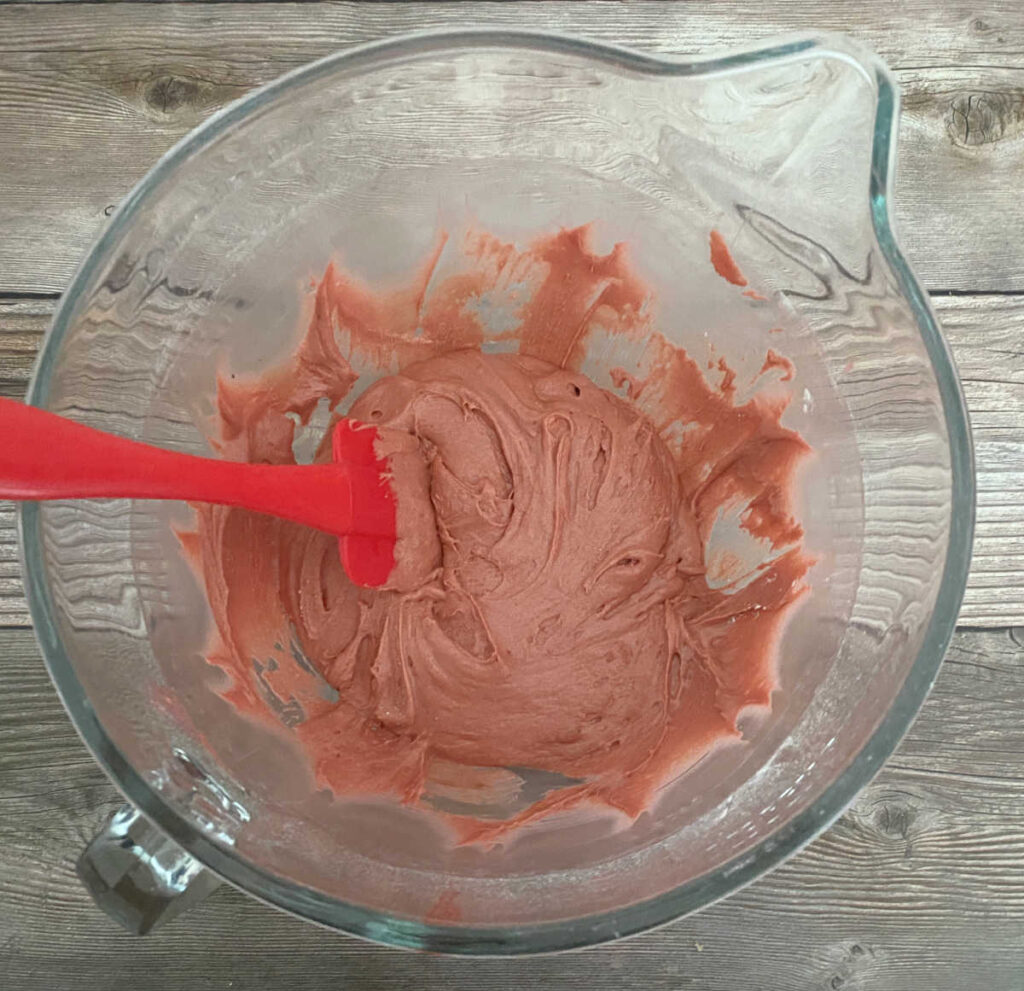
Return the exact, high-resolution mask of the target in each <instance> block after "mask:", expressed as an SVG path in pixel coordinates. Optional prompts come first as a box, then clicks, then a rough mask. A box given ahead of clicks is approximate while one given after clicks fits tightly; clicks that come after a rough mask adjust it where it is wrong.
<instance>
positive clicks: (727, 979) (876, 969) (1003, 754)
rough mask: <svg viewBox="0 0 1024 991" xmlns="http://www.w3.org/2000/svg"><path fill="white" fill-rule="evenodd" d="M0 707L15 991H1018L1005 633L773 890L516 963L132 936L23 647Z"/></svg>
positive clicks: (946, 677) (3, 893) (190, 932)
mask: <svg viewBox="0 0 1024 991" xmlns="http://www.w3.org/2000/svg"><path fill="white" fill-rule="evenodd" d="M1021 636H1022V635H1021V634H1020V633H1018V637H1021ZM0 700H2V702H3V704H2V705H0V954H2V959H3V965H2V966H3V972H4V974H5V978H6V980H5V986H6V987H10V988H12V989H14V988H17V989H18V991H34V989H41V991H42V989H45V991H51V989H52V988H55V987H57V988H64V987H72V986H74V987H82V988H114V987H117V988H131V987H144V988H147V989H152V991H160V989H163V988H167V989H172V988H173V989H178V988H183V987H196V988H210V989H213V988H233V989H236V991H237V989H246V988H253V989H256V988H260V989H262V988H265V987H267V979H268V976H270V975H272V976H273V979H274V984H275V986H276V985H279V986H282V987H285V986H287V987H291V988H295V989H307V988H309V989H312V988H321V987H324V986H326V985H327V984H330V985H332V986H348V985H349V984H350V985H351V986H352V987H356V988H359V989H360V991H378V989H379V991H395V989H402V988H417V989H422V991H430V989H434V988H437V989H440V988H446V989H452V991H457V989H464V988H465V989H470V988H472V989H478V991H483V989H499V988H507V987H508V986H509V983H510V982H511V981H515V982H516V984H517V985H522V986H527V987H537V988H549V987H551V988H554V987H568V986H573V987H576V986H578V987H588V988H593V989H595V991H603V989H607V991H612V989H616V991H622V989H638V991H639V989H649V991H680V989H690V988H692V989H701V991H735V989H737V988H772V989H773V991H804V989H808V988H822V989H840V988H844V989H851V988H863V989H868V988H871V989H878V991H890V989H891V991H897V989H899V991H963V989H964V988H966V987H973V988H986V989H997V991H1011V989H1017V988H1020V986H1021V985H1020V976H1021V974H1022V973H1024V833H1022V831H1021V829H1020V808H1021V805H1022V803H1024V775H1022V774H1021V768H1020V754H1021V752H1022V750H1024V648H1022V646H1021V642H1017V641H1014V639H1013V637H1012V636H1011V635H1010V634H1008V633H1007V632H1006V631H999V632H960V633H958V634H957V636H956V638H955V640H954V644H953V648H952V650H951V652H950V654H949V657H948V658H947V660H946V663H945V665H944V667H943V670H942V672H941V674H940V676H939V679H938V682H937V684H936V686H935V689H934V691H933V692H932V694H931V696H930V698H929V699H928V701H927V702H926V703H925V706H924V708H923V709H922V712H921V714H920V716H919V717H918V719H917V721H916V723H915V724H914V726H913V727H912V729H911V730H910V732H909V734H908V735H907V737H906V739H905V740H904V742H903V744H902V745H901V746H900V748H899V750H898V751H897V753H896V754H895V755H894V757H893V758H892V760H891V761H890V762H889V764H888V766H887V767H886V768H885V769H884V770H883V771H882V773H881V774H880V775H879V776H878V778H877V779H876V780H875V782H874V783H873V784H871V785H870V786H869V787H868V788H867V789H866V790H865V791H864V792H863V793H862V794H861V796H860V797H859V798H858V800H857V801H856V802H855V804H854V805H853V807H852V808H851V809H850V811H848V812H847V814H846V815H844V816H843V817H842V818H841V819H840V820H839V821H838V823H837V824H836V825H835V826H834V827H833V828H832V829H830V830H829V831H828V832H826V833H825V834H824V835H823V836H822V837H821V838H819V839H818V840H817V841H815V842H814V843H812V844H811V845H810V846H809V847H808V848H807V849H806V850H805V851H804V852H802V853H801V854H799V855H798V856H796V857H795V858H794V859H792V860H790V861H789V862H788V863H787V864H785V865H783V866H782V867H781V868H779V869H778V870H777V871H775V872H774V873H773V874H771V875H769V876H767V877H765V878H762V879H761V880H759V881H757V882H755V883H754V884H753V885H751V886H750V887H748V888H746V889H744V890H743V891H741V892H738V893H737V894H735V895H734V896H732V897H731V898H729V899H727V900H725V901H724V902H721V903H719V904H717V905H715V906H712V907H711V908H709V909H708V910H706V911H704V912H702V913H700V914H698V915H696V916H693V917H690V918H688V919H683V920H681V921H679V922H676V923H674V924H671V925H669V926H666V927H664V928H663V929H661V930H659V931H657V932H652V933H648V934H646V935H643V936H640V937H637V938H634V939H631V940H627V941H625V942H621V943H618V944H615V945H612V946H605V947H598V948H595V949H593V950H588V951H585V952H581V953H578V954H574V955H572V956H570V957H565V956H556V957H546V958H536V959H529V960H521V961H499V960H491V961H481V960H477V961H467V960H452V959H446V958H442V957H432V956H422V955H420V956H417V955H413V954H408V953H401V952H398V951H391V950H386V949H383V948H379V947H374V946H370V945H368V944H364V943H361V942H359V941H357V940H354V939H351V938H348V937H344V936H339V935H333V934H330V933H328V932H325V931H323V930H320V929H317V928H315V927H313V926H310V925H307V924H304V923H302V922H300V921H298V920H296V919H293V918H290V917H287V916H285V915H282V914H280V913H277V912H274V911H273V910H271V909H269V908H267V907H266V906H263V905H261V904H259V903H257V902H255V901H253V900H252V899H249V898H247V897H245V896H243V895H241V894H239V893H238V892H236V891H234V890H233V889H229V888H222V889H220V890H218V891H217V892H216V893H215V894H214V895H213V897H211V898H210V899H209V900H208V901H207V902H206V903H204V904H203V905H201V906H199V907H198V908H197V909H194V910H193V911H192V912H190V913H187V914H186V915H184V916H182V917H180V918H178V919H177V920H175V921H174V922H172V923H170V924H169V925H168V926H167V928H166V929H164V930H160V931H158V932H156V933H154V934H152V935H150V936H148V937H146V938H144V939H141V940H137V939H132V938H131V937H128V936H125V935H123V934H122V933H121V932H120V931H118V930H117V929H116V927H115V926H114V924H113V923H111V922H109V921H108V920H107V919H106V918H105V917H103V916H102V915H101V914H100V913H99V911H98V910H96V909H95V908H94V907H93V906H92V904H91V902H90V901H89V899H88V896H87V895H86V894H85V893H84V891H83V889H82V888H81V887H80V886H79V884H78V881H77V879H76V877H75V875H74V869H73V863H74V858H75V856H76V855H77V853H78V851H79V850H80V848H81V846H82V844H83V842H84V841H85V840H86V838H87V836H88V835H89V834H90V833H91V831H92V830H93V829H94V828H96V826H98V824H99V823H100V822H101V821H102V819H103V817H104V815H105V814H106V813H107V811H109V810H110V809H111V808H112V807H113V806H114V805H115V803H116V800H115V797H114V793H113V790H112V787H111V786H110V785H109V784H108V783H107V781H106V779H105V778H104V777H103V775H102V774H101V772H100V771H99V770H98V769H97V768H96V767H95V766H94V765H93V764H92V762H91V760H90V759H89V758H88V757H87V755H86V753H85V750H84V749H83V747H82V746H81V744H80V743H79V741H78V739H77V737H76V736H75V734H74V731H73V730H72V728H71V726H70V725H69V723H68V721H67V719H66V717H65V716H64V713H63V711H62V710H61V708H60V705H59V703H58V702H57V699H56V697H55V695H54V692H53V690H52V689H51V687H50V685H49V683H48V681H47V679H46V675H45V673H44V671H43V668H42V664H41V662H40V660H39V658H38V655H37V651H36V648H35V645H34V643H33V641H32V639H31V635H30V634H29V633H28V632H27V631H6V632H5V633H4V634H3V636H2V637H0ZM55 934H59V937H57V938H55ZM740 934H742V935H741V936H740ZM783 934H784V935H783ZM114 974H116V975H117V976H116V978H115V977H113V976H112V975H114ZM968 975H969V976H968Z"/></svg>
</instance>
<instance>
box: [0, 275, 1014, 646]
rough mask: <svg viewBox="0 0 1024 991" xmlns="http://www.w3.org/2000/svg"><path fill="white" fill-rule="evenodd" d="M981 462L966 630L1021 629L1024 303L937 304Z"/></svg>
mask: <svg viewBox="0 0 1024 991" xmlns="http://www.w3.org/2000/svg"><path fill="white" fill-rule="evenodd" d="M53 306H54V303H53V302H52V301H50V300H32V301H24V300H23V301H18V302H7V303H3V302H0V394H3V395H8V396H16V397H21V396H22V395H24V391H25V388H26V386H27V384H28V376H29V374H30V370H31V363H32V359H33V356H34V354H35V350H36V348H37V347H38V344H39V341H40V339H41V337H42V334H43V331H44V330H45V328H46V326H47V323H48V321H49V319H50V315H51V314H52V312H53ZM935 306H936V309H937V311H938V314H939V318H940V319H941V320H942V322H943V325H944V327H945V330H946V334H947V336H948V337H949V340H950V343H951V345H952V347H953V352H954V355H955V357H956V360H957V362H958V364H959V366H960V371H961V375H962V377H963V381H964V392H965V393H966V396H967V403H968V407H969V409H970V412H971V418H972V425H973V430H974V442H975V446H976V456H977V462H978V492H979V494H978V520H977V538H976V540H975V546H974V562H973V566H972V569H971V578H970V582H969V584H968V587H967V594H966V598H965V601H964V607H963V611H962V613H961V622H963V623H970V624H973V625H976V626H1008V625H1014V624H1024V500H1022V499H1021V498H1020V493H1021V492H1022V491H1024V296H1018V297H1014V296H999V295H991V296H988V295H986V296H939V297H936V299H935ZM13 525H14V516H13V513H12V512H11V511H10V509H9V508H5V507H4V506H3V505H2V504H0V625H2V624H5V623H6V624H12V625H18V624H22V623H25V622H27V618H28V617H27V607H26V606H25V602H24V599H23V596H22V591H21V584H20V579H19V577H18V567H17V559H16V548H15V543H14V539H15V538H14V533H13Z"/></svg>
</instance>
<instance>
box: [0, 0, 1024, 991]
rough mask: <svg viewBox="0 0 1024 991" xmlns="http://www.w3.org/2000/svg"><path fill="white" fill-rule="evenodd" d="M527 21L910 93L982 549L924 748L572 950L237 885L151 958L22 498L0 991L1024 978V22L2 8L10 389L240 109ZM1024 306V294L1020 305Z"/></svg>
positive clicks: (0, 374) (982, 985)
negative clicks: (138, 196) (123, 911)
mask: <svg viewBox="0 0 1024 991" xmlns="http://www.w3.org/2000/svg"><path fill="white" fill-rule="evenodd" d="M468 23H478V24H492V25H493V24H507V25H515V26H530V27H537V28H540V27H546V28H549V29H554V30H563V31H572V32H575V33H579V34H585V35H589V36H592V37H596V38H600V39H603V40H607V41H616V42H620V43H623V44H629V45H633V46H635V47H637V48H643V49H647V50H651V51H658V52H669V53H677V54H692V53H696V52H712V51H721V50H723V49H725V48H728V47H730V46H735V45H737V44H742V43H746V42H748V41H752V40H756V39H758V38H762V37H768V36H770V35H772V34H777V33H779V32H780V31H792V30H800V29H804V28H808V27H815V28H821V29H830V30H841V31H847V32H849V33H851V34H853V35H855V36H856V37H857V38H859V39H860V40H862V41H863V42H865V43H866V44H868V45H869V46H871V47H873V48H874V49H875V50H876V51H878V52H879V53H880V54H881V55H882V56H883V57H885V58H886V59H887V61H888V62H889V63H890V65H892V66H893V68H894V69H895V70H896V74H897V76H898V78H899V80H900V82H901V84H902V86H903V88H904V107H905V112H904V116H903V123H902V131H901V149H900V158H899V163H900V172H899V187H898V218H899V224H900V230H901V233H902V236H903V240H904V243H905V247H906V250H907V253H908V254H909V256H910V257H911V259H912V261H913V262H914V264H915V266H916V268H917V270H918V272H919V273H920V275H921V276H922V279H923V281H924V282H925V285H926V286H927V288H928V289H929V290H930V291H931V292H932V293H933V298H934V302H935V306H936V310H937V312H938V314H939V317H940V319H941V320H942V322H943V324H944V327H945V330H946V333H947V336H948V337H949V339H950V342H951V344H952V347H953V350H954V353H955V355H956V358H957V361H958V363H959V365H960V370H961V375H962V377H963V380H964V389H965V392H966V395H967V399H968V404H969V406H970V410H971V415H972V420H973V429H974V436H975V443H976V446H977V457H978V472H979V506H978V539H977V542H976V547H975V558H974V567H973V569H972V574H971V581H970V585H969V587H968V591H967V598H966V601H965V606H964V610H963V612H962V614H961V623H962V624H963V626H962V627H961V630H960V631H959V632H958V634H957V637H956V640H955V642H954V646H953V649H952V651H951V653H950V656H949V658H948V659H947V661H946V664H945V665H944V667H943V670H942V673H941V674H940V676H939V679H938V682H937V684H936V687H935V689H934V691H933V693H932V695H931V697H930V698H929V700H928V702H927V703H926V705H925V707H924V709H923V711H922V714H921V716H920V717H919V718H918V720H917V722H916V723H915V724H914V726H913V728H912V729H911V731H910V733H909V734H908V736H907V738H906V739H905V740H904V742H903V744H902V745H901V747H900V748H899V750H898V752H897V754H896V755H895V756H894V757H893V758H892V759H891V760H890V762H889V763H888V765H887V766H886V768H885V770H884V771H883V772H882V773H881V774H880V775H879V777H878V779H877V780H876V781H875V782H874V783H873V784H872V785H871V786H870V787H869V788H868V789H867V790H866V791H865V792H864V793H863V794H862V795H861V797H860V798H859V799H858V801H857V802H856V803H855V805H854V806H853V808H852V809H851V810H850V811H849V812H848V813H847V814H846V815H844V816H843V817H842V819H841V820H840V821H839V822H838V823H837V824H836V825H835V826H834V827H833V828H832V829H831V830H829V831H828V832H827V833H826V834H825V835H824V836H822V837H821V838H820V839H819V840H817V841H816V842H815V843H813V844H811V846H810V847H809V848H808V849H807V850H805V851H804V852H803V853H801V854H800V855H798V856H797V857H795V858H794V859H792V860H791V861H790V862H788V863H787V864H786V865H784V866H783V867H781V868H780V869H779V870H777V871H776V872H775V873H774V874H772V875H770V876H769V877H766V878H763V879H761V880H760V881H758V882H756V883H755V884H753V885H751V886H750V887H748V888H747V889H745V890H744V891H742V892H739V893H738V894H736V895H735V896H733V897H732V898H730V899H728V900H726V901H725V902H723V903H720V904H718V905H716V906H713V907H712V908H710V909H708V910H707V911H705V912H703V913H700V914H699V915H697V916H694V917H692V918H689V919H684V920H682V921H680V922H677V923H674V924H672V925H670V926H667V927H665V928H663V929H661V930H660V931H658V932H655V933H649V934H647V935H644V936H641V937H638V938H635V939H632V940H628V941H625V942H623V943H621V944H617V945H614V946H610V947H601V948H596V949H593V950H588V951H585V952H582V953H576V954H572V955H568V956H561V957H553V958H544V959H535V960H526V961H463V960H449V959H445V958H438V957H423V956H413V955H410V954H403V953H399V952H397V951H389V950H385V949H380V948H376V947H371V946H368V945H366V944H363V943H360V942H358V941H356V940H353V939H349V938H346V937H343V936H338V935H335V934H330V933H326V932H323V931H321V930H318V929H315V928H313V927H311V926H309V925H307V924H304V923H301V922H298V921H296V920H294V919H291V918H288V917H286V916H284V915H281V914H279V913H276V912H274V911H272V910H271V909H268V908H266V907H264V906H262V905H259V904H258V903H256V902H255V901H253V900H251V899H249V898H246V897H244V896H242V895H240V894H238V893H237V892H234V891H232V890H230V889H227V888H222V889H221V890H219V891H218V892H217V893H216V894H215V895H214V896H213V897H212V898H211V899H210V900H209V901H208V902H206V903H205V904H203V905H202V906H200V907H199V908H198V909H196V910H195V911H193V912H192V913H190V914H188V915H186V916H184V917H182V918H180V919H178V920H176V921H174V922H172V923H171V924H169V926H168V927H167V928H166V929H165V930H163V931H159V932H157V933H155V934H153V935H151V936H149V937H146V938H145V939H142V940H135V939H132V938H131V937H129V936H126V935H122V934H121V933H120V932H119V931H118V930H117V929H116V928H115V927H114V926H113V924H112V923H110V922H108V921H107V920H106V918H105V917H104V916H102V915H101V914H100V913H99V912H98V911H97V910H95V909H94V908H93V907H92V905H91V903H90V901H89V899H88V897H87V896H86V895H85V894H84V892H83V891H82V890H81V888H80V887H79V885H78V882H77V880H76V878H75V876H74V873H73V867H72V865H73V861H74V858H75V856H76V855H77V853H78V851H79V849H80V847H81V846H82V844H83V843H84V842H85V841H86V839H87V838H88V836H89V835H91V833H92V831H93V829H94V828H95V827H96V826H97V825H98V824H99V823H100V821H101V820H102V818H103V817H104V815H105V814H106V812H107V811H109V809H110V808H112V807H113V805H114V803H115V802H116V798H115V795H114V792H113V789H112V788H111V786H110V785H109V784H107V782H106V780H105V779H104V778H103V776H102V774H101V773H100V772H99V770H98V769H97V768H96V767H95V765H94V764H93V762H92V760H91V758H90V757H89V756H88V754H87V753H86V751H85V750H84V748H83V747H82V746H81V744H80V743H79V742H78V739H77V737H76V736H75V734H74V731H73V730H72V728H71V726H70V724H69V723H68V721H67V719H66V717H65V716H64V713H63V710H62V709H61V708H60V705H59V703H58V701H57V699H56V697H55V694H54V692H53V690H52V688H51V687H50V685H49V682H48V680H47V677H46V675H45V672H44V670H43V667H42V664H41V662H40V660H39V656H38V652H37V649H36V647H35V644H34V641H33V639H32V635H31V633H30V631H28V630H27V629H25V627H26V625H27V621H28V620H27V615H26V612H25V604H24V599H23V596H22V590H21V584H20V579H19V577H18V565H17V555H16V546H15V535H14V528H13V527H14V520H13V514H12V513H11V512H10V510H9V509H3V508H0V991H8V989H9V991H22V989H24V991H31V989H36V988H38V989H47V991H54V989H63V988H75V989H82V991H92V989H107V988H122V987H123V988H132V989H137V988H143V989H147V988H153V989H159V988H168V989H170V988H174V989H181V991H191V989H200V988H202V989H206V988H260V989H266V988H273V987H289V988H296V989H303V988H319V987H331V988H338V987H341V988H346V987H351V988H358V989H368V991H372V989H377V988H380V989H385V988H387V989H388V991H397V989H404V988H410V989H412V988H416V989H429V988H460V989H461V988H474V989H476V988H480V989H489V988H513V987H518V986H526V987H563V986H572V987H581V988H583V987H586V988H594V989H614V988H637V989H639V988H645V989H646V988H650V989H671V991H676V989H684V988H685V989H690V988H693V989H702V991H703V989H708V991H715V989H723V991H726V989H728V991H745V989H762V988H764V989H772V991H784V989H791V988H792V989H805V988H807V989H818V988H822V989H831V991H835V989H839V988H843V989H870V991H904V989H907V991H909V989H922V991H944V989H949V991H961V989H975V988H976V989H986V991H989V989H992V991H1002V989H1011V991H1022V989H1024V535H1022V534H1024V192H1022V191H1024V5H1022V4H1021V2H1020V0H993V2H988V3H967V2H962V0H907V2H905V3H903V4H902V5H901V6H900V7H899V9H897V7H896V5H894V4H891V3H889V2H881V0H877V2H870V0H833V2H832V3H830V4H823V3H820V2H819V0H787V2H783V0H775V2H767V0H746V2H742V0H719V2H715V3H710V2H709V3H666V4H649V3H597V4H595V3H549V4H534V5H531V6H529V7H526V8H524V7H523V6H521V5H515V4H502V3H498V4H489V3H466V4H458V5H434V4H429V5H425V4H416V5H405V4H390V3H389V4H343V3H342V4H334V3H251V2H250V3H246V2H243V3H232V4H227V3H224V4H221V3H205V2H198V3H171V4H151V3H137V4H135V3H127V4H94V3H76V2H68V3H26V4H10V5H5V4H3V3H2V2H0V393H2V394H3V395H11V396H18V395H21V394H22V393H23V391H24V388H25V385H26V382H27V378H28V375H29V373H30V369H31V364H32V360H33V356H34V354H35V351H36V349H37V346H38V343H39V339H40V336H41V334H42V333H43V331H44V329H45V327H46V325H47V322H48V319H49V316H50V314H51V313H52V310H53V306H54V301H55V299H56V298H57V296H58V295H59V293H60V291H61V290H62V289H63V287H64V286H65V284H66V283H67V280H68V278H69V276H70V273H71V271H72V270H73V268H74V266H75V264H76V263H77V260H78V259H79V257H80V256H81V254H82V252H83V251H84V250H85V249H86V247H87V246H88V243H89V241H90V240H91V238H92V237H93V236H94V234H95V233H96V232H97V230H98V229H99V228H100V227H101V226H102V224H103V222H104V219H105V215H106V214H107V213H109V211H110V209H111V208H112V206H113V205H114V204H115V203H116V202H117V201H118V200H119V198H120V197H122V196H123V195H124V194H125V193H126V192H127V191H128V189H129V188H130V187H131V186H132V184H133V183H134V182H135V181H137V180H138V179H139V178H140V177H141V176H142V175H143V173H144V172H145V171H146V170H147V169H148V168H149V167H150V165H151V164H152V163H153V161H154V160H155V159H156V157H157V156H159V155H160V154H161V153H162V152H163V151H164V150H166V148H167V147H169V145H170V144H172V143H173V142H174V141H175V140H177V139H178V138H179V137H180V136H181V135H183V134H184V133H186V132H187V131H188V130H189V129H190V128H191V127H193V126H194V125H195V124H197V123H198V122H199V121H200V120H202V119H203V117H205V116H206V115H208V114H209V113H210V112H212V111H213V110H215V109H216V108H217V107H219V106H221V105H222V104H223V103H224V102H226V101H228V100H231V99H234V98H235V97H237V96H239V95H241V94H242V93H244V92H245V91H246V90H248V89H249V88H251V87H252V86H254V85H257V84H259V83H262V82H265V81H267V80H269V79H271V78H273V77H274V76H277V75H279V74H280V73H281V72H283V71H285V70H287V69H290V68H293V67H294V66H297V65H300V64H302V63H304V62H307V61H309V60H310V59H313V58H316V57H318V56H321V55H324V54H327V53H328V52H331V51H333V50H335V49H338V48H343V47H346V46H348V45H351V44H353V43H356V42H361V41H367V40H371V39H374V38H379V37H385V36H388V35H390V34H393V33H395V32H397V31H401V30H410V29H417V28H428V27H440V26H444V25H461V24H468ZM1018 294H1020V295H1018Z"/></svg>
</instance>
